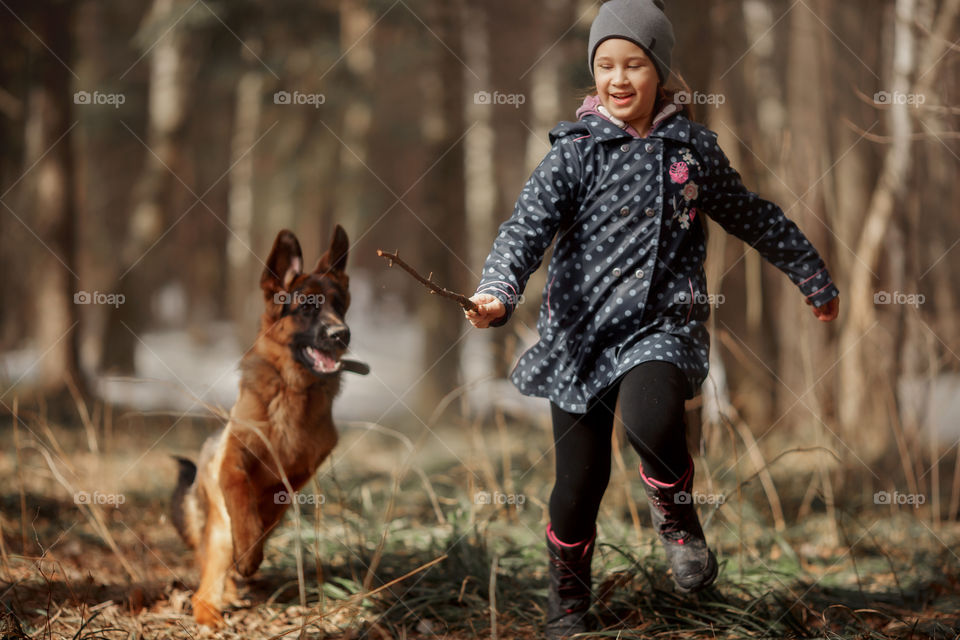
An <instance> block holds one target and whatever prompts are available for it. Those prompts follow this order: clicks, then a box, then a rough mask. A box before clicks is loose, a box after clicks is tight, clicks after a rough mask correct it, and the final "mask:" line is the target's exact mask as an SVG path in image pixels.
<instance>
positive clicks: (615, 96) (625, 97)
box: [610, 93, 637, 107]
mask: <svg viewBox="0 0 960 640" xmlns="http://www.w3.org/2000/svg"><path fill="white" fill-rule="evenodd" d="M635 95H637V94H635V93H611V94H610V99H611V100H613V104H615V105H617V106H618V107H622V106H624V105H627V104H629V103H630V101H631V100H632V99H633V96H635Z"/></svg>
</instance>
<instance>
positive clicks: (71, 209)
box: [26, 4, 85, 396]
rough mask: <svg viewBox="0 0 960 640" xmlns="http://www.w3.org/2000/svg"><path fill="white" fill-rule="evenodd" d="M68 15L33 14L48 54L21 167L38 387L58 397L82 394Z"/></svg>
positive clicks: (63, 11) (41, 52)
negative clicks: (28, 214)
mask: <svg viewBox="0 0 960 640" xmlns="http://www.w3.org/2000/svg"><path fill="white" fill-rule="evenodd" d="M72 13H73V12H72V9H71V6H70V5H68V4H63V5H62V6H60V7H59V8H58V10H57V11H41V12H38V15H39V16H40V21H39V27H38V29H37V33H38V38H39V39H40V40H41V41H42V42H44V43H45V44H46V46H47V47H49V49H50V51H47V50H46V49H43V48H41V47H39V46H38V47H37V49H36V51H35V52H34V55H35V56H36V67H37V74H36V75H35V76H34V84H33V86H32V87H31V88H30V90H29V97H28V108H27V113H28V114H29V115H28V120H27V124H26V126H27V136H26V166H27V167H32V170H31V171H30V172H29V174H28V176H29V179H30V182H29V188H30V190H31V193H30V195H29V197H28V201H29V204H30V208H31V209H32V210H33V216H32V218H33V220H34V224H33V229H34V232H35V233H36V235H37V238H38V239H39V241H40V242H41V243H42V244H43V247H42V248H41V249H39V250H38V252H37V254H38V255H39V256H40V259H39V260H38V261H37V263H36V265H35V272H34V275H33V277H32V289H33V292H34V299H33V303H34V312H33V317H34V318H35V321H34V323H33V325H32V326H33V340H34V343H35V345H36V348H37V350H38V351H39V353H40V354H42V357H41V360H40V361H39V364H38V365H37V369H38V371H39V376H38V390H39V391H40V392H42V393H44V394H47V395H51V394H52V395H63V396H66V394H65V393H64V392H65V391H66V389H67V384H68V383H69V382H75V383H76V384H77V385H78V387H79V388H80V389H81V390H83V389H85V386H84V385H83V380H82V377H81V372H80V367H79V357H78V348H77V345H78V335H79V331H78V323H79V312H78V309H79V307H78V305H77V304H75V300H74V294H75V293H78V292H79V291H80V282H79V280H78V276H77V274H76V271H77V265H76V259H75V256H76V253H75V238H76V232H77V229H76V215H77V214H76V204H75V200H76V193H75V189H74V184H75V176H74V163H73V148H72V142H73V137H72V135H71V132H72V130H73V126H74V124H75V123H74V122H72V119H71V112H70V110H71V102H70V101H71V100H72V96H73V91H71V79H70V78H71V75H72V72H71V71H70V70H69V69H68V68H67V67H66V66H65V63H64V62H61V61H70V60H72V59H73V55H72V48H73V45H72V35H71V32H70V25H71V24H72ZM58 58H59V59H58ZM68 381H69V382H68Z"/></svg>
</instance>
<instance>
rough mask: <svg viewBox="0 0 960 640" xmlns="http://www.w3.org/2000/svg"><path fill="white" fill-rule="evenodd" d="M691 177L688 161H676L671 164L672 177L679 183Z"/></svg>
mask: <svg viewBox="0 0 960 640" xmlns="http://www.w3.org/2000/svg"><path fill="white" fill-rule="evenodd" d="M689 177H690V168H689V167H688V166H687V163H686V162H674V163H673V164H672V165H670V179H671V180H673V181H674V182H675V183H677V184H683V183H684V182H686V181H687V178H689Z"/></svg>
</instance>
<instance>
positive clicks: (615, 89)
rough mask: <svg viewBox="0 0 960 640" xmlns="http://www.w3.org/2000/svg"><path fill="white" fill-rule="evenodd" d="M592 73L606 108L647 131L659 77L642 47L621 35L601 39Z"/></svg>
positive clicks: (642, 133) (638, 129)
mask: <svg viewBox="0 0 960 640" xmlns="http://www.w3.org/2000/svg"><path fill="white" fill-rule="evenodd" d="M593 76H594V78H595V79H596V82H597V96H598V97H599V98H600V103H601V104H602V105H603V106H604V107H606V108H607V111H609V112H610V113H611V114H612V115H614V116H616V117H617V118H620V119H621V120H623V121H624V122H627V123H629V124H630V125H632V126H633V127H634V128H635V129H636V130H637V131H639V132H640V135H646V132H647V129H649V128H650V123H651V121H652V119H653V106H654V104H655V103H656V100H657V86H658V84H659V78H658V77H657V69H656V67H654V66H653V62H651V61H650V58H648V57H647V54H646V53H645V52H644V50H643V49H641V48H640V47H638V46H637V45H636V44H634V43H632V42H630V41H629V40H624V39H622V38H611V39H609V40H604V41H603V42H601V43H600V46H599V47H597V52H596V55H595V56H594V58H593Z"/></svg>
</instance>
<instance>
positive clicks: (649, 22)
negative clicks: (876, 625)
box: [587, 0, 673, 83]
mask: <svg viewBox="0 0 960 640" xmlns="http://www.w3.org/2000/svg"><path fill="white" fill-rule="evenodd" d="M610 38H623V39H624V40H629V41H630V42H632V43H634V44H635V45H637V46H639V47H641V48H642V49H643V50H644V51H645V52H646V54H647V55H648V56H649V57H650V60H651V61H652V62H653V64H654V66H655V67H656V68H657V75H659V76H660V82H661V83H665V82H666V81H667V78H668V77H669V76H670V54H671V52H672V51H673V25H672V24H670V20H669V19H667V16H666V15H665V14H664V13H663V0H609V1H608V2H604V3H603V4H602V5H600V13H598V14H597V18H596V20H594V21H593V26H591V27H590V46H589V48H588V49H587V56H588V57H587V64H589V65H590V74H591V75H592V74H593V58H594V56H595V55H596V53H597V47H599V46H600V43H602V42H603V41H604V40H609V39H610Z"/></svg>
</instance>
